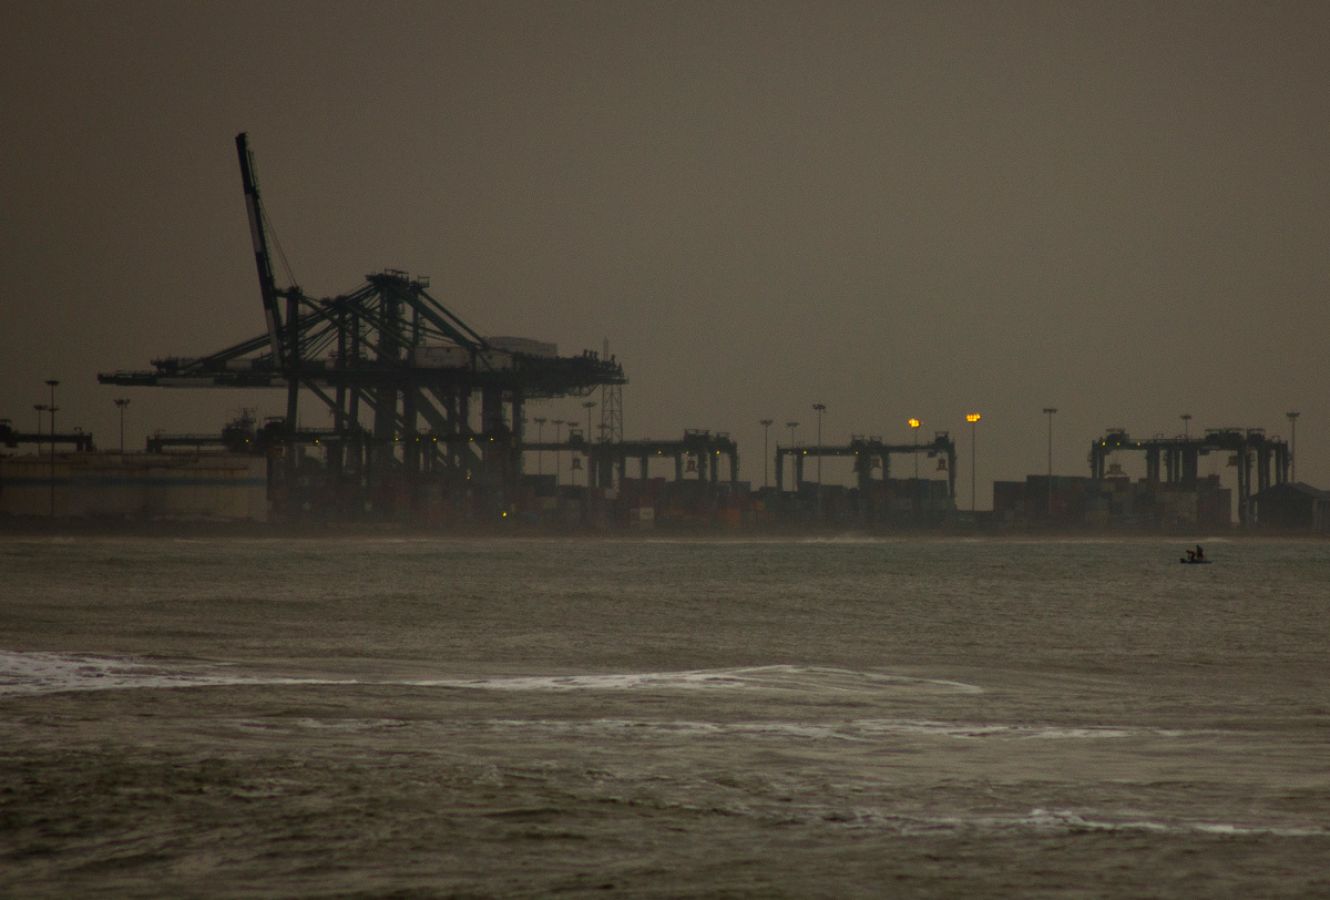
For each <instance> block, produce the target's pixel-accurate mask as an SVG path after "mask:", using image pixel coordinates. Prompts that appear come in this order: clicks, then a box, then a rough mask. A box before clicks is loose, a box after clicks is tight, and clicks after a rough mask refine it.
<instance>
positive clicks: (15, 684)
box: [0, 650, 355, 696]
mask: <svg viewBox="0 0 1330 900" xmlns="http://www.w3.org/2000/svg"><path fill="white" fill-rule="evenodd" d="M354 683H355V682H352V681H327V680H317V679H307V678H286V677H281V676H276V677H274V676H251V675H243V674H230V673H225V672H218V671H216V670H215V669H214V668H212V667H199V668H195V669H187V668H168V667H167V666H164V665H160V664H157V663H150V662H145V661H143V660H136V659H130V658H125V657H111V656H97V655H94V654H78V655H71V654H60V653H16V652H13V651H6V650H0V696H3V695H15V694H54V693H61V692H65V691H113V690H131V689H144V688H189V687H217V686H225V685H241V684H354Z"/></svg>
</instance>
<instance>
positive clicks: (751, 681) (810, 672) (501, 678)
mask: <svg viewBox="0 0 1330 900" xmlns="http://www.w3.org/2000/svg"><path fill="white" fill-rule="evenodd" d="M404 683H406V684H411V685H416V686H420V687H453V688H475V689H478V690H494V691H575V690H596V691H625V690H641V689H654V690H660V689H665V690H692V689H725V690H732V689H749V690H768V691H812V692H820V693H827V692H837V693H864V692H869V691H877V690H881V689H884V688H900V687H914V688H924V689H933V690H939V689H940V690H943V691H947V692H959V693H967V694H978V693H983V688H980V687H978V686H977V685H973V684H965V683H964V682H960V681H948V680H945V679H938V678H915V677H911V676H905V675H890V674H883V673H878V672H856V671H852V670H849V669H837V668H830V667H819V666H790V665H779V666H753V667H747V668H735V669H697V670H691V671H680V672H629V673H606V674H587V675H494V676H485V677H476V678H447V679H427V680H419V681H409V682H404Z"/></svg>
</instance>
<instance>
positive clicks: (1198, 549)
mask: <svg viewBox="0 0 1330 900" xmlns="http://www.w3.org/2000/svg"><path fill="white" fill-rule="evenodd" d="M1203 559H1205V550H1204V548H1202V547H1201V545H1200V544H1197V545H1196V561H1197V562H1200V561H1201V560H1203Z"/></svg>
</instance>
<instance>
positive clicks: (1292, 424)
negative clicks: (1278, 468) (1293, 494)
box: [1284, 412, 1301, 484]
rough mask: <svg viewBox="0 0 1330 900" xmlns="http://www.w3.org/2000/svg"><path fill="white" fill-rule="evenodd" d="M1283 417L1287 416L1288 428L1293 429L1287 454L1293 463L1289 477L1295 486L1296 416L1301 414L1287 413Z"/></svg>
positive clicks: (1296, 478) (1296, 464)
mask: <svg viewBox="0 0 1330 900" xmlns="http://www.w3.org/2000/svg"><path fill="white" fill-rule="evenodd" d="M1284 415H1286V416H1288V427H1289V428H1291V429H1293V434H1292V435H1290V444H1289V454H1288V455H1289V456H1290V457H1291V459H1292V462H1293V473H1292V474H1291V475H1290V476H1289V477H1290V478H1291V479H1292V480H1293V483H1294V484H1297V483H1298V416H1299V415H1301V413H1296V412H1289V413H1284Z"/></svg>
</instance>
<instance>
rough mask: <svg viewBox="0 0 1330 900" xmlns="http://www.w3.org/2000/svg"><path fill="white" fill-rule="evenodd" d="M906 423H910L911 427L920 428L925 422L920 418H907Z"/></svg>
mask: <svg viewBox="0 0 1330 900" xmlns="http://www.w3.org/2000/svg"><path fill="white" fill-rule="evenodd" d="M905 424H906V425H909V426H910V427H911V428H918V427H919V426H920V425H922V424H924V423H923V422H920V421H919V420H918V419H906V420H905Z"/></svg>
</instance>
